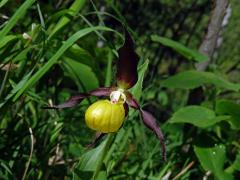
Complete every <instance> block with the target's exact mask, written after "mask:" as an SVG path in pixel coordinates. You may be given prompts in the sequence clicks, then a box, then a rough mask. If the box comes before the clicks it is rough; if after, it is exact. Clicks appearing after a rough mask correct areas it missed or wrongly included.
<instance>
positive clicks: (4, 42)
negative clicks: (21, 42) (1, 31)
mask: <svg viewBox="0 0 240 180" xmlns="http://www.w3.org/2000/svg"><path fill="white" fill-rule="evenodd" d="M15 39H17V36H14V35H9V36H5V37H3V38H2V39H1V41H0V49H1V48H2V47H4V46H6V45H7V44H8V43H9V42H11V41H13V40H15Z"/></svg>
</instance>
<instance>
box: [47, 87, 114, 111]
mask: <svg viewBox="0 0 240 180" xmlns="http://www.w3.org/2000/svg"><path fill="white" fill-rule="evenodd" d="M113 89H114V88H111V87H103V88H98V89H95V90H92V91H91V92H89V93H79V94H77V95H74V96H71V97H70V98H69V99H68V100H67V101H65V102H64V103H62V104H59V105H53V106H49V107H43V108H44V109H64V108H71V107H74V106H76V105H78V104H79V103H81V102H82V100H83V99H84V98H86V97H89V96H97V97H100V96H109V95H110V93H111V91H112V90H113Z"/></svg>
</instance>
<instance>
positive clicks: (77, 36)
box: [13, 26, 114, 101]
mask: <svg viewBox="0 0 240 180" xmlns="http://www.w3.org/2000/svg"><path fill="white" fill-rule="evenodd" d="M96 30H103V31H114V30H113V29H110V28H107V27H102V26H96V27H89V28H85V29H82V30H80V31H78V32H76V33H75V34H74V35H72V36H71V37H70V38H69V39H68V40H67V41H65V42H64V43H63V45H62V46H61V47H60V49H59V50H58V51H57V52H56V53H55V54H54V55H53V56H52V57H51V58H50V60H49V61H48V62H47V63H46V64H45V65H44V66H43V67H42V68H41V69H39V70H38V71H37V72H36V73H35V74H34V75H33V76H32V77H31V78H30V79H29V81H27V82H26V83H25V84H24V86H23V87H22V88H21V89H20V90H19V91H18V93H17V94H16V95H15V96H14V98H13V101H16V100H17V99H18V98H19V97H20V96H21V95H22V94H23V93H24V92H25V91H26V90H27V89H28V88H30V87H31V86H33V85H34V84H35V83H36V82H37V81H38V80H39V79H40V78H41V77H42V76H43V75H44V74H46V72H47V71H48V70H49V69H50V68H51V67H52V66H53V65H54V64H55V63H57V61H58V59H59V58H60V57H61V56H62V55H63V54H64V52H65V51H66V50H67V49H68V48H69V47H71V46H72V45H73V44H74V43H75V42H76V41H77V40H78V39H80V38H82V37H84V36H86V35H87V34H89V33H91V32H93V31H96Z"/></svg>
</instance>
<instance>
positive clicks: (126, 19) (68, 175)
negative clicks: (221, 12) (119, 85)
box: [0, 0, 240, 180]
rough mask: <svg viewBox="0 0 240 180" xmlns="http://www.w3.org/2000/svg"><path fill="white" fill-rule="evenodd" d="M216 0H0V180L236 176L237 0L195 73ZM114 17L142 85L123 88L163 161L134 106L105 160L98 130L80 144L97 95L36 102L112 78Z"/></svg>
mask: <svg viewBox="0 0 240 180" xmlns="http://www.w3.org/2000/svg"><path fill="white" fill-rule="evenodd" d="M215 3H216V2H214V1H213V2H211V1H209V0H181V1H176V0H131V1H127V0H122V1H114V0H100V1H94V0H92V1H91V0H89V1H86V0H75V1H73V0H65V1H62V0H42V1H35V0H25V1H21V0H15V1H14V0H2V1H0V179H91V177H92V176H93V174H95V175H96V172H97V176H94V178H95V179H149V180H155V179H203V178H204V179H213V178H216V179H224V180H225V179H238V178H239V177H240V173H239V170H240V154H239V150H240V141H239V139H240V138H239V128H240V105H239V98H240V94H239V89H240V84H239V83H240V76H239V68H240V65H239V62H240V61H239V58H240V51H239V48H240V36H239V33H240V29H239V26H240V21H239V18H240V11H239V8H240V2H239V1H238V0H231V1H229V4H228V7H227V11H226V13H225V17H224V18H225V19H224V24H223V25H222V26H221V30H220V33H219V35H218V41H217V45H216V47H214V54H213V56H212V57H209V58H210V59H211V63H210V64H209V65H208V67H207V69H206V70H205V71H204V72H199V71H196V70H195V69H196V68H195V63H196V62H199V61H201V60H199V59H200V57H201V55H200V54H198V53H197V51H196V50H198V49H199V47H200V45H201V43H202V42H203V39H204V37H205V34H206V33H207V29H208V25H209V21H210V19H211V14H212V11H213V9H214V7H215V6H214V4H215ZM227 17H228V18H227ZM122 24H124V25H125V26H127V27H128V28H129V29H130V32H131V34H132V35H133V38H134V40H135V43H136V51H137V53H138V55H139V56H140V58H141V61H140V64H139V69H140V71H139V75H140V76H145V78H144V81H143V82H142V80H141V78H140V79H139V82H138V87H142V90H141V88H140V89H139V88H138V89H137V88H135V89H134V88H133V90H132V91H133V93H135V94H137V95H138V96H139V99H140V102H141V104H142V106H143V108H144V109H147V110H148V111H150V112H151V113H152V114H154V116H155V117H156V119H157V120H158V123H159V125H160V127H161V129H162V131H163V133H164V135H165V139H166V145H167V158H168V159H167V162H164V161H163V159H162V157H161V149H160V143H159V142H158V139H157V138H156V137H155V136H154V135H153V134H152V132H150V131H149V130H148V129H146V128H145V127H144V126H143V125H142V122H141V120H140V117H139V116H138V113H136V112H134V111H130V115H129V117H128V118H127V119H126V121H125V123H124V126H123V127H122V128H121V129H120V130H119V131H118V132H117V133H116V134H115V136H114V139H113V140H112V143H111V144H110V146H109V147H108V149H107V153H106V154H104V155H103V152H104V148H105V147H106V146H105V144H104V143H105V142H106V137H105V139H103V140H102V141H101V142H99V144H98V145H97V146H96V147H95V148H92V149H89V148H86V146H87V144H89V143H91V142H92V140H93V139H94V134H95V132H93V131H92V130H90V129H89V128H87V127H86V125H85V123H84V112H85V110H86V108H87V107H88V106H89V104H90V103H92V102H94V101H95V100H96V98H89V99H86V100H84V101H83V102H82V103H81V104H80V105H79V106H77V107H75V108H70V109H64V110H61V111H55V110H45V109H42V107H43V106H47V105H49V104H50V105H51V104H59V103H61V102H63V101H64V100H66V99H68V98H69V97H70V96H71V95H74V94H77V93H78V92H87V91H89V90H92V89H95V88H97V87H103V86H110V85H113V84H115V79H114V75H115V70H116V67H115V64H116V60H117V55H116V50H117V49H118V48H119V47H120V46H121V45H122V44H123V28H122ZM99 26H101V27H100V28H99ZM105 27H108V28H111V29H112V31H109V29H104V28H105ZM76 32H78V34H77V35H76V36H78V38H76V36H74V33H76ZM24 33H25V34H24ZM23 34H24V35H23ZM153 35H155V36H153ZM154 37H155V38H154ZM159 37H164V38H165V41H166V42H165V44H164V42H163V40H159V39H158V38H159ZM171 40H173V41H171ZM179 46H180V48H179ZM147 61H149V65H148V68H147V70H146V71H144V72H143V71H141V70H142V69H144V68H143V66H141V65H142V64H143V63H144V62H147ZM141 67H142V68H141ZM189 70H191V71H189ZM179 73H180V74H179ZM181 73H185V74H181ZM196 92H197V93H196ZM140 94H141V98H140ZM105 151H106V149H105ZM102 161H103V163H102Z"/></svg>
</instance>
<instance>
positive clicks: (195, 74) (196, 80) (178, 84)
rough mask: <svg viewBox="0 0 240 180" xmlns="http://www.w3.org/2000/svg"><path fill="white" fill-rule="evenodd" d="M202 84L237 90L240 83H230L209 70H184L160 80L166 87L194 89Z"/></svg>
mask: <svg viewBox="0 0 240 180" xmlns="http://www.w3.org/2000/svg"><path fill="white" fill-rule="evenodd" d="M204 84H213V85H215V86H216V87H219V88H223V89H226V90H233V91H239V89H240V84H234V83H231V82H229V81H227V80H225V79H223V78H222V77H220V76H219V75H216V74H214V73H211V72H200V71H193V70H192V71H184V72H181V73H178V74H176V75H174V76H172V77H169V78H168V79H166V80H163V81H162V86H164V87H168V88H181V89H194V88H197V87H199V86H202V85H204Z"/></svg>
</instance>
